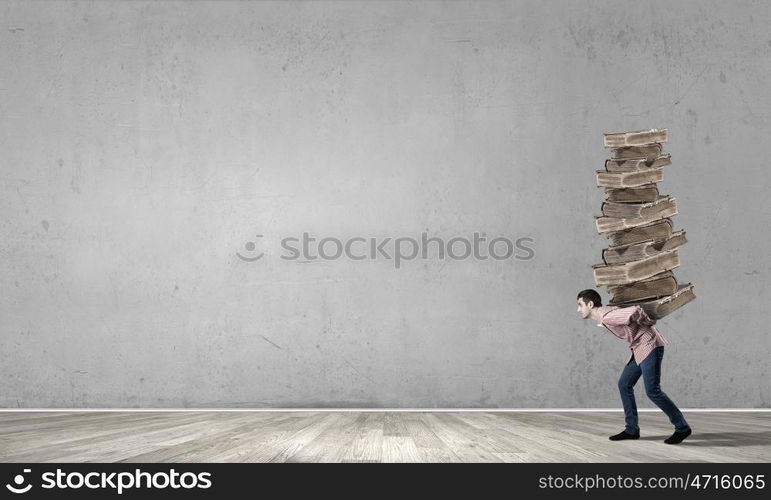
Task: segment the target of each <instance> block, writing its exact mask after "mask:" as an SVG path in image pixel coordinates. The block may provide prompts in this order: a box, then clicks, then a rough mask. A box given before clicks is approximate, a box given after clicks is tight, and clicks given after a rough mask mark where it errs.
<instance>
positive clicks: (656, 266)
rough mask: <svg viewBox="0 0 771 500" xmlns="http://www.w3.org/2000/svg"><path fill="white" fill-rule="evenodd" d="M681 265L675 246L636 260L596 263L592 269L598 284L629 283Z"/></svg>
mask: <svg viewBox="0 0 771 500" xmlns="http://www.w3.org/2000/svg"><path fill="white" fill-rule="evenodd" d="M679 265H680V257H679V256H678V254H677V248H675V249H672V250H669V251H666V252H661V253H658V254H656V255H653V256H651V257H646V258H644V259H641V260H636V261H634V262H626V263H624V264H610V265H608V264H595V265H593V266H592V270H593V271H594V282H595V284H596V285H597V286H606V285H628V284H630V283H633V282H635V281H640V280H644V279H645V278H650V277H651V276H653V275H655V274H659V273H661V272H663V271H669V270H670V269H674V268H676V267H677V266H679Z"/></svg>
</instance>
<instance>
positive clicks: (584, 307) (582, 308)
mask: <svg viewBox="0 0 771 500" xmlns="http://www.w3.org/2000/svg"><path fill="white" fill-rule="evenodd" d="M593 307H594V302H592V301H591V300H590V301H589V304H586V303H584V299H578V313H579V314H580V315H581V317H582V318H584V319H586V318H588V317H589V314H591V312H592V308H593Z"/></svg>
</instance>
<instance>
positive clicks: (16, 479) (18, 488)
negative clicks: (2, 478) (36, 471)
mask: <svg viewBox="0 0 771 500" xmlns="http://www.w3.org/2000/svg"><path fill="white" fill-rule="evenodd" d="M27 472H32V469H24V474H26V473H27ZM25 479H26V478H25V477H24V476H23V475H21V474H16V476H15V477H14V478H13V482H14V483H15V484H16V486H13V485H10V484H6V485H5V487H6V488H8V489H9V490H10V491H11V492H12V493H26V492H28V491H29V490H30V488H32V485H31V484H28V485H27V486H24V487H21V485H22V484H24V480H25Z"/></svg>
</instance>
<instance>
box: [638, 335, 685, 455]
mask: <svg viewBox="0 0 771 500" xmlns="http://www.w3.org/2000/svg"><path fill="white" fill-rule="evenodd" d="M663 358H664V347H663V346H660V347H657V348H655V349H654V350H653V351H652V352H651V353H650V354H649V355H648V357H647V358H645V360H644V361H643V362H642V363H641V364H640V369H641V370H642V374H643V381H644V382H645V393H646V394H647V395H648V397H649V398H650V400H651V401H653V402H654V403H655V404H656V406H658V407H659V408H661V410H662V411H663V412H664V413H666V414H667V416H668V417H669V421H670V422H672V425H674V426H675V436H676V435H678V434H686V433H687V434H690V430H691V427H690V426H689V425H688V422H686V421H685V417H683V414H682V412H680V410H679V409H678V408H677V405H675V403H674V402H673V401H672V400H671V399H669V396H667V395H666V393H665V392H664V391H662V390H661V385H660V381H661V361H662V359H663ZM687 434H686V436H685V437H687ZM675 436H673V437H675ZM685 437H683V438H682V439H685ZM682 439H680V440H679V441H677V442H680V441H682ZM675 444H676V443H675Z"/></svg>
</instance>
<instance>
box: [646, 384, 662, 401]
mask: <svg viewBox="0 0 771 500" xmlns="http://www.w3.org/2000/svg"><path fill="white" fill-rule="evenodd" d="M645 394H646V395H647V396H648V397H649V398H650V399H658V398H660V397H661V395H662V394H664V393H663V392H662V391H661V387H659V386H655V387H646V388H645Z"/></svg>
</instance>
